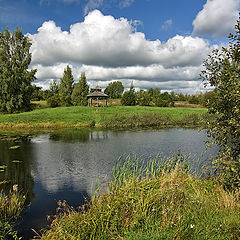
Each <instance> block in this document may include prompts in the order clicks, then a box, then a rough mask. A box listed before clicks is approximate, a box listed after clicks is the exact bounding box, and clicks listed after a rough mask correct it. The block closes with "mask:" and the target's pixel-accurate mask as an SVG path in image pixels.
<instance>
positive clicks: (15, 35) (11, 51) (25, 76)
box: [0, 28, 37, 113]
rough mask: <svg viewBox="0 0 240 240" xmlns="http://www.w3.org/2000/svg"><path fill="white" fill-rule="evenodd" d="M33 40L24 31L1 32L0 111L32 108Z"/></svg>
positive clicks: (33, 75) (10, 111)
mask: <svg viewBox="0 0 240 240" xmlns="http://www.w3.org/2000/svg"><path fill="white" fill-rule="evenodd" d="M30 47H31V42H30V40H29V38H28V37H27V36H24V35H23V34H22V31H21V30H20V29H18V28H16V30H15V32H10V31H8V30H7V29H5V31H3V32H0V111H2V112H8V113H12V112H18V111H26V110H30V109H31V96H32V92H33V87H32V85H31V83H32V82H33V80H34V79H35V73H36V71H37V70H36V69H34V70H30V71H29V70H28V67H29V64H30V63H31V53H30Z"/></svg>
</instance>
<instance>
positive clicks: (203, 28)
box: [193, 0, 240, 37]
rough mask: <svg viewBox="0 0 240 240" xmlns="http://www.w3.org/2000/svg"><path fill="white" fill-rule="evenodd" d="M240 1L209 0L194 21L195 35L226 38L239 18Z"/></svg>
mask: <svg viewBox="0 0 240 240" xmlns="http://www.w3.org/2000/svg"><path fill="white" fill-rule="evenodd" d="M239 5H240V1H239V0H207V3H206V4H205V5H204V6H203V9H202V10H201V11H200V12H199V13H198V15H197V16H196V18H195V19H194V21H193V27H194V29H193V34H196V35H202V36H212V37H226V36H227V35H228V34H229V33H230V32H233V30H234V26H235V24H236V21H237V19H238V16H239V7H240V6H239Z"/></svg>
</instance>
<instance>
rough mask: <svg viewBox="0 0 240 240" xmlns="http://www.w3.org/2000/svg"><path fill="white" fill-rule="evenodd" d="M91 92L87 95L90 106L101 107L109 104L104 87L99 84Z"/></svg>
mask: <svg viewBox="0 0 240 240" xmlns="http://www.w3.org/2000/svg"><path fill="white" fill-rule="evenodd" d="M91 91H92V92H91V93H90V94H88V95H87V99H88V106H89V107H92V106H95V107H100V106H101V104H102V106H107V99H108V95H107V94H105V93H103V92H102V89H101V88H100V87H99V86H96V87H95V88H92V89H91Z"/></svg>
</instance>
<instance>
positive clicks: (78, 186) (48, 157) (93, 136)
mask: <svg viewBox="0 0 240 240" xmlns="http://www.w3.org/2000/svg"><path fill="white" fill-rule="evenodd" d="M206 139H207V137H206V132H205V131H201V132H199V131H198V130H193V129H164V130H157V131H91V130H71V131H69V130H68V131H63V132H56V133H49V134H42V135H38V136H36V137H33V138H32V139H31V140H25V141H20V142H17V143H16V142H13V141H0V165H6V166H7V168H6V170H5V171H4V172H0V182H1V181H3V180H7V181H8V182H7V183H5V184H1V185H0V188H2V189H4V190H5V191H7V190H8V189H9V188H11V186H12V185H13V184H18V186H19V189H21V190H22V191H23V192H26V193H27V201H28V204H29V206H28V208H27V210H26V211H25V213H24V214H23V216H22V221H21V223H20V225H19V227H18V228H19V233H20V235H22V236H24V237H23V239H29V238H31V237H33V236H34V233H33V231H32V230H31V229H35V230H36V231H37V232H39V231H40V229H42V228H43V227H46V226H47V224H49V222H47V220H46V216H47V215H52V214H54V213H55V212H56V208H57V201H58V200H67V202H68V204H69V205H71V206H79V205H81V204H83V203H84V201H85V199H89V197H90V196H91V193H92V186H93V185H94V183H95V182H96V179H100V180H103V179H104V178H105V177H106V175H111V170H112V168H113V166H114V164H115V163H116V162H117V159H118V158H119V156H121V155H123V154H129V153H136V154H137V155H138V156H142V157H143V158H144V157H148V156H149V155H152V156H155V155H157V154H158V153H162V154H163V155H167V156H169V155H171V154H173V153H174V152H175V151H178V150H179V149H181V151H183V152H184V153H186V154H188V153H191V155H192V156H193V158H194V156H195V160H193V166H194V167H195V168H199V166H201V165H205V164H207V162H206V161H207V160H206V159H209V156H211V155H215V154H216V152H217V149H211V150H208V151H207V152H205V151H206V148H205V141H206ZM14 145H18V146H20V147H19V148H17V149H9V148H10V147H11V146H14ZM203 153H204V154H203ZM202 154H203V156H201V155H202ZM199 156H201V157H200V159H199V160H196V159H197V158H198V157H199ZM16 160H17V161H16Z"/></svg>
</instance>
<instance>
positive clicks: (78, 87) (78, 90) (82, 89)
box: [72, 73, 89, 106]
mask: <svg viewBox="0 0 240 240" xmlns="http://www.w3.org/2000/svg"><path fill="white" fill-rule="evenodd" d="M88 93H89V86H88V84H87V79H86V75H85V73H82V74H81V77H80V78H79V82H78V83H76V84H75V85H74V89H73V93H72V103H73V105H80V106H86V105H87V95H88Z"/></svg>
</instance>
